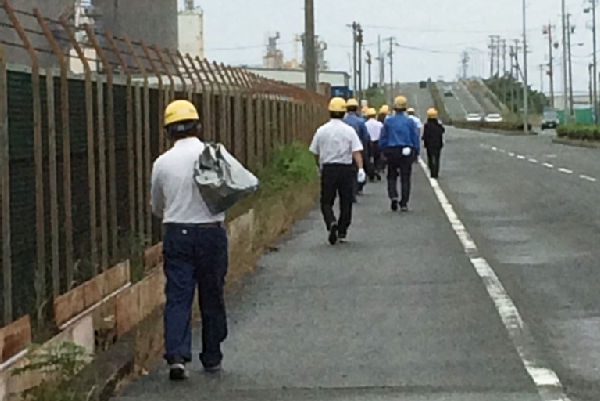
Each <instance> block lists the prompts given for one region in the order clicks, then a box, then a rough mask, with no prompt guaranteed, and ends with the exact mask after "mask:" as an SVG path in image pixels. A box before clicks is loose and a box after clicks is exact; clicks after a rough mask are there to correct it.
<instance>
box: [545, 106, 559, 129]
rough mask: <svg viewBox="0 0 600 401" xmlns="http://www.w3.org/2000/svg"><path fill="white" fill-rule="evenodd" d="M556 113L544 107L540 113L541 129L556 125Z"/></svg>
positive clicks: (553, 127) (554, 127) (551, 127)
mask: <svg viewBox="0 0 600 401" xmlns="http://www.w3.org/2000/svg"><path fill="white" fill-rule="evenodd" d="M558 123H559V121H558V113H557V112H556V110H554V109H546V110H544V113H543V114H542V130H545V129H556V127H558Z"/></svg>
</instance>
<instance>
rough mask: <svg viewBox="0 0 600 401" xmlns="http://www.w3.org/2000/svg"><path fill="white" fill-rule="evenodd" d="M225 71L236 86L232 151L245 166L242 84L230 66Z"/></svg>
mask: <svg viewBox="0 0 600 401" xmlns="http://www.w3.org/2000/svg"><path fill="white" fill-rule="evenodd" d="M225 71H226V72H227V74H228V76H229V79H230V81H231V82H233V83H234V84H235V85H236V90H235V111H234V120H233V135H232V138H233V150H234V152H235V154H236V157H238V158H239V159H240V160H242V162H243V163H244V164H247V162H248V160H247V158H246V152H245V151H244V149H245V148H246V147H247V146H248V145H247V142H248V141H247V138H248V131H247V129H246V131H245V132H244V130H243V129H242V125H244V124H243V122H242V116H243V109H242V108H243V104H242V91H244V90H245V89H244V82H243V81H242V80H241V79H240V78H239V76H237V74H236V73H235V70H234V69H233V67H231V66H227V67H226V69H225Z"/></svg>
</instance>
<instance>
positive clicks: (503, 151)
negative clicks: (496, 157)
mask: <svg viewBox="0 0 600 401" xmlns="http://www.w3.org/2000/svg"><path fill="white" fill-rule="evenodd" d="M498 151H499V152H500V153H506V150H504V149H498Z"/></svg>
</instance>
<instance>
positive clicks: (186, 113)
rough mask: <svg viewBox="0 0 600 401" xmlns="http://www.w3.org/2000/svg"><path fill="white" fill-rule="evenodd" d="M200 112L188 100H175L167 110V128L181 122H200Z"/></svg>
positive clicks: (165, 123)
mask: <svg viewBox="0 0 600 401" xmlns="http://www.w3.org/2000/svg"><path fill="white" fill-rule="evenodd" d="M199 119H200V116H199V115H198V110H196V107H195V106H194V105H193V104H192V103H191V102H188V101H187V100H175V101H173V102H171V103H170V104H169V105H168V106H167V108H166V109H165V122H164V125H165V127H166V126H168V125H171V124H175V123H178V122H181V121H189V120H199Z"/></svg>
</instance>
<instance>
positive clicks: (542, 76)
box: [539, 64, 546, 93]
mask: <svg viewBox="0 0 600 401" xmlns="http://www.w3.org/2000/svg"><path fill="white" fill-rule="evenodd" d="M539 67H540V91H541V92H542V93H544V71H545V70H546V64H540V65H539Z"/></svg>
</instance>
